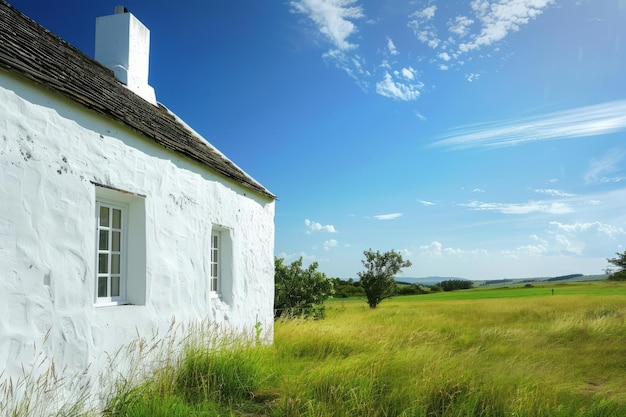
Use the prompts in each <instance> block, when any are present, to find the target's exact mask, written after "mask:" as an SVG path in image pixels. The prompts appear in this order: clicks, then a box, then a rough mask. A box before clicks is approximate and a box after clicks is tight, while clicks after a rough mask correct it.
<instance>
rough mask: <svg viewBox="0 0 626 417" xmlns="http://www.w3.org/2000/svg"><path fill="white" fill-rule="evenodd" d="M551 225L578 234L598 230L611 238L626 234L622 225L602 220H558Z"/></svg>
mask: <svg viewBox="0 0 626 417" xmlns="http://www.w3.org/2000/svg"><path fill="white" fill-rule="evenodd" d="M550 225H551V226H556V227H557V228H558V229H559V230H562V231H564V232H567V233H571V234H577V233H581V232H585V231H590V230H596V231H597V232H598V233H602V234H605V235H606V236H608V237H610V238H615V237H616V235H625V234H626V231H625V230H624V229H623V228H622V227H620V226H614V225H610V224H604V223H601V222H588V223H572V224H564V223H560V222H557V221H552V222H550Z"/></svg>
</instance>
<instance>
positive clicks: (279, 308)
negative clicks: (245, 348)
mask: <svg viewBox="0 0 626 417" xmlns="http://www.w3.org/2000/svg"><path fill="white" fill-rule="evenodd" d="M283 261H284V260H283V259H282V258H275V260H274V268H275V269H274V318H278V317H312V318H314V319H319V318H323V317H324V315H325V309H324V301H326V300H327V299H328V298H329V297H330V296H331V295H333V293H334V290H333V282H332V281H331V280H330V279H328V278H327V277H326V275H324V274H323V273H322V272H319V271H317V266H318V264H317V262H313V263H312V264H311V265H309V267H308V268H306V269H304V268H302V258H300V259H298V260H297V261H294V262H292V263H291V265H289V266H287V265H283Z"/></svg>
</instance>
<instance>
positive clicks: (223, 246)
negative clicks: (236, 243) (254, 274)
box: [206, 225, 234, 303]
mask: <svg viewBox="0 0 626 417" xmlns="http://www.w3.org/2000/svg"><path fill="white" fill-rule="evenodd" d="M233 234H234V232H233V230H232V229H229V228H225V227H222V226H217V225H213V227H212V228H211V234H210V237H211V238H210V240H209V241H208V242H207V251H208V254H207V257H206V258H207V261H206V262H207V267H208V274H207V275H208V277H207V279H208V282H207V289H208V294H209V297H210V298H219V299H220V300H221V301H223V302H225V303H231V302H232V301H233Z"/></svg>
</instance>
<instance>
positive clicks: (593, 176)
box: [585, 149, 626, 183]
mask: <svg viewBox="0 0 626 417" xmlns="http://www.w3.org/2000/svg"><path fill="white" fill-rule="evenodd" d="M625 156H626V152H625V151H623V150H620V149H611V150H610V151H608V152H607V153H606V154H605V155H604V156H603V157H602V158H600V159H592V160H591V162H590V164H589V169H588V170H587V172H586V173H585V182H586V183H593V182H598V181H601V182H619V180H618V181H605V179H606V177H605V175H606V174H611V173H613V172H616V171H618V170H619V169H621V167H620V166H619V164H620V162H622V160H623V159H624V157H625Z"/></svg>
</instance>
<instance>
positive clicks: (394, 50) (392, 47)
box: [387, 37, 400, 55]
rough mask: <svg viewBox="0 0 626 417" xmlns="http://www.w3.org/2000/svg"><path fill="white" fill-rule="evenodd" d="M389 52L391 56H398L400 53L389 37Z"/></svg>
mask: <svg viewBox="0 0 626 417" xmlns="http://www.w3.org/2000/svg"><path fill="white" fill-rule="evenodd" d="M387 50H388V51H389V53H390V54H391V55H398V54H399V53H400V52H398V49H397V48H396V45H395V44H394V43H393V40H391V38H390V37H387Z"/></svg>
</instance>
